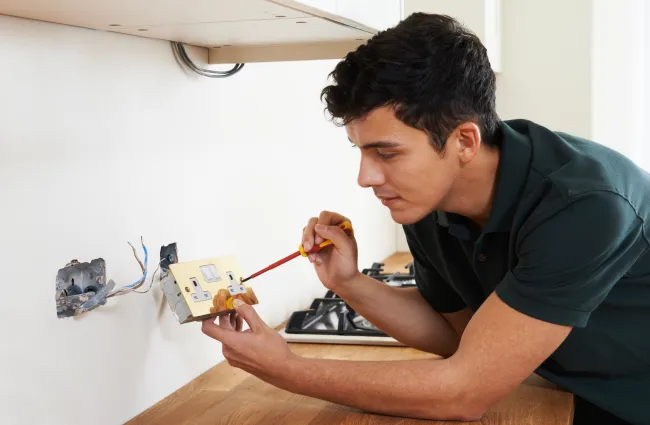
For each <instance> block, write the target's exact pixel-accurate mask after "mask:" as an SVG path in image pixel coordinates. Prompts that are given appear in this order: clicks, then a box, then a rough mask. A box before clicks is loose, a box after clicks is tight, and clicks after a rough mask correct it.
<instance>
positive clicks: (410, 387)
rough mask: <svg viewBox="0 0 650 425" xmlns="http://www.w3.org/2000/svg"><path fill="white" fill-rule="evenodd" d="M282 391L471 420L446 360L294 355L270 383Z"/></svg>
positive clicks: (473, 415) (471, 409) (473, 409)
mask: <svg viewBox="0 0 650 425" xmlns="http://www.w3.org/2000/svg"><path fill="white" fill-rule="evenodd" d="M271 383H272V384H273V385H276V386H278V387H280V388H283V389H285V390H287V391H290V392H293V393H297V394H303V395H306V396H309V397H314V398H318V399H321V400H327V401H330V402H332V403H337V404H341V405H345V406H349V407H353V408H357V409H361V410H364V411H367V412H374V413H379V414H385V415H394V416H402V417H412V418H421V419H430V420H476V419H478V418H480V417H481V415H482V414H483V412H484V409H482V407H479V406H473V405H472V403H473V402H472V398H471V397H469V396H468V394H467V392H466V391H465V388H464V379H463V376H462V375H461V374H460V373H459V372H458V371H457V370H455V369H454V368H453V367H452V366H451V363H450V362H449V360H445V359H442V360H437V359H431V360H413V361H385V362H380V361H342V360H327V359H307V358H297V359H295V360H294V361H292V362H291V363H290V364H289V365H288V366H287V368H286V370H284V371H283V373H282V377H280V378H277V379H274V380H273V382H271Z"/></svg>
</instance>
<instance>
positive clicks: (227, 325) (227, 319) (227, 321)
mask: <svg viewBox="0 0 650 425" xmlns="http://www.w3.org/2000/svg"><path fill="white" fill-rule="evenodd" d="M217 320H218V322H219V327H221V328H223V329H227V330H229V331H232V330H233V325H232V318H231V314H225V315H221V316H219V317H218V318H217Z"/></svg>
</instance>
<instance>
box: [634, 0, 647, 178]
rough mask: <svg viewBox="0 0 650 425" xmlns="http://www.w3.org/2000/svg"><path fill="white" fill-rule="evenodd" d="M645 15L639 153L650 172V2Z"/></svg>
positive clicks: (645, 6)
mask: <svg viewBox="0 0 650 425" xmlns="http://www.w3.org/2000/svg"><path fill="white" fill-rule="evenodd" d="M643 15H644V40H645V45H644V48H643V56H644V58H645V61H644V62H645V66H644V72H643V74H644V82H643V85H644V92H645V102H644V103H645V107H644V110H645V111H644V117H643V120H644V122H645V128H644V132H643V139H642V141H641V145H640V146H639V148H638V150H637V152H638V154H637V158H638V161H639V163H640V164H641V165H642V166H643V167H644V168H645V169H646V170H649V171H650V2H647V1H646V2H644V6H643Z"/></svg>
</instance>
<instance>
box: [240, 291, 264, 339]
mask: <svg viewBox="0 0 650 425" xmlns="http://www.w3.org/2000/svg"><path fill="white" fill-rule="evenodd" d="M232 306H233V307H235V310H236V311H237V314H239V315H240V316H241V317H242V319H244V320H245V321H246V323H248V327H250V328H251V330H252V331H253V332H258V331H260V330H262V329H264V328H265V327H266V323H264V321H263V320H262V318H261V317H260V316H259V314H257V311H255V309H254V308H253V306H251V305H248V304H246V303H245V302H244V301H242V300H240V299H239V298H236V299H234V300H233V302H232Z"/></svg>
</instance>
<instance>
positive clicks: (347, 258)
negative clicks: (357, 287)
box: [302, 211, 360, 291]
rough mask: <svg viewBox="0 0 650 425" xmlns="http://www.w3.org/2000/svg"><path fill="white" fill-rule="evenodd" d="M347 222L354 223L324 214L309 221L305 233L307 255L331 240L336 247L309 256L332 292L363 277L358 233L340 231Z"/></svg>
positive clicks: (340, 217) (335, 215)
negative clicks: (359, 264) (358, 247)
mask: <svg viewBox="0 0 650 425" xmlns="http://www.w3.org/2000/svg"><path fill="white" fill-rule="evenodd" d="M346 220H347V221H350V220H349V219H347V218H345V217H344V216H342V215H340V214H337V213H334V212H329V211H323V212H321V214H320V216H319V217H312V218H310V219H309V222H308V223H307V226H305V228H304V229H303V233H302V245H303V248H304V249H305V251H309V250H310V249H312V248H313V247H314V246H315V245H318V244H320V243H322V242H323V241H325V240H327V239H329V240H331V241H332V245H333V246H328V247H325V248H324V249H323V250H321V251H320V252H318V253H315V254H309V256H308V258H309V261H311V262H312V263H313V264H314V268H315V269H316V273H317V274H318V278H319V279H320V281H321V282H322V283H323V285H324V286H325V287H326V288H327V289H330V290H332V291H336V290H337V288H341V287H343V286H345V285H346V284H348V283H350V282H352V281H353V280H354V279H355V278H357V277H358V276H359V275H360V272H359V266H358V263H357V258H358V254H357V241H356V240H355V239H354V233H353V232H350V234H347V233H346V232H345V231H343V230H342V229H341V228H339V227H338V226H339V225H340V224H341V223H343V222H344V221H346Z"/></svg>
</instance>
